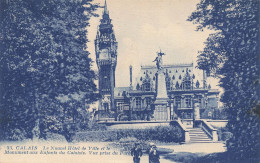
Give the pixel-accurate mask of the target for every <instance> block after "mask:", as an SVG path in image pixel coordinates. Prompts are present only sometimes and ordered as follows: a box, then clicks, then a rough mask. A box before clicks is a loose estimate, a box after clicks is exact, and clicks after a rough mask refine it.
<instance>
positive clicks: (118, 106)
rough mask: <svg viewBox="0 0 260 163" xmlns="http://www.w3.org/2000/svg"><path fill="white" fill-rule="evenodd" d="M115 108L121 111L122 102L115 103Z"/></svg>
mask: <svg viewBox="0 0 260 163" xmlns="http://www.w3.org/2000/svg"><path fill="white" fill-rule="evenodd" d="M116 105H117V110H120V111H122V110H123V106H124V105H123V103H121V102H118V103H117V104H116Z"/></svg>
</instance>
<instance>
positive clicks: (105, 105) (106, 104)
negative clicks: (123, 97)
mask: <svg viewBox="0 0 260 163" xmlns="http://www.w3.org/2000/svg"><path fill="white" fill-rule="evenodd" d="M104 110H105V111H108V103H104Z"/></svg>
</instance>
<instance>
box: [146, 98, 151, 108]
mask: <svg viewBox="0 0 260 163" xmlns="http://www.w3.org/2000/svg"><path fill="white" fill-rule="evenodd" d="M145 101H146V106H150V105H151V102H152V100H151V98H150V97H147V98H146V99H145Z"/></svg>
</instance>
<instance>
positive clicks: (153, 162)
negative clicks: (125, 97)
mask: <svg viewBox="0 0 260 163" xmlns="http://www.w3.org/2000/svg"><path fill="white" fill-rule="evenodd" d="M150 146H151V147H150V150H149V163H160V160H159V159H160V156H159V153H158V151H157V147H156V146H155V145H154V144H153V143H151V144H150Z"/></svg>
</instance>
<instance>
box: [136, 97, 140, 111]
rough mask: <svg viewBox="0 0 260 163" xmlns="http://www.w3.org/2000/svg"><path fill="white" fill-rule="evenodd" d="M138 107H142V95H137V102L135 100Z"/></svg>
mask: <svg viewBox="0 0 260 163" xmlns="http://www.w3.org/2000/svg"><path fill="white" fill-rule="evenodd" d="M135 105H136V108H138V109H139V108H141V97H136V102H135Z"/></svg>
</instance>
